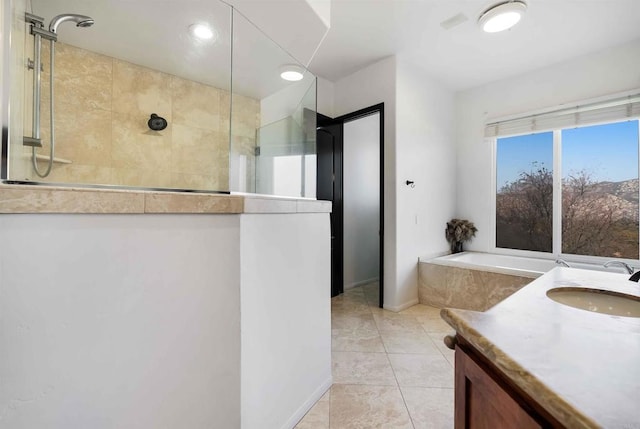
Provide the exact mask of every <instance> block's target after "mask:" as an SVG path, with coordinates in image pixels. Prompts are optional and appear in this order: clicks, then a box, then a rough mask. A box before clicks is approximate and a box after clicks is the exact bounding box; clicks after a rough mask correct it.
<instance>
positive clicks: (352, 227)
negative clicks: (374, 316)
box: [343, 113, 381, 288]
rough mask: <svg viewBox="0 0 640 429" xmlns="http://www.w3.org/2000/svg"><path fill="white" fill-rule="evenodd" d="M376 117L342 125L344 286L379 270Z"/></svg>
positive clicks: (370, 277) (374, 276)
mask: <svg viewBox="0 0 640 429" xmlns="http://www.w3.org/2000/svg"><path fill="white" fill-rule="evenodd" d="M380 119H381V118H380V114H379V113H376V114H374V115H370V116H366V117H364V118H360V119H356V120H355V121H350V122H346V123H345V124H344V131H343V133H344V134H343V139H344V152H343V162H344V166H345V168H344V175H343V196H344V220H343V224H344V287H345V288H349V287H354V286H357V285H361V284H364V283H368V282H369V281H372V280H377V279H378V277H379V270H380V268H379V267H380V262H379V261H380V236H379V235H378V232H379V229H380Z"/></svg>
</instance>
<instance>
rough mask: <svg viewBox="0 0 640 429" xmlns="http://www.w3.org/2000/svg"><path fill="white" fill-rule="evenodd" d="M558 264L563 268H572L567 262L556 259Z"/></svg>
mask: <svg viewBox="0 0 640 429" xmlns="http://www.w3.org/2000/svg"><path fill="white" fill-rule="evenodd" d="M556 264H558V265H560V266H562V267H567V268H571V265H569V264H568V263H567V261H565V260H564V259H560V258H558V259H556Z"/></svg>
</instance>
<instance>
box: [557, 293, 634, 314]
mask: <svg viewBox="0 0 640 429" xmlns="http://www.w3.org/2000/svg"><path fill="white" fill-rule="evenodd" d="M547 296H548V297H549V298H551V299H552V300H554V301H556V302H559V303H560V304H564V305H568V306H570V307H574V308H579V309H581V310H587V311H593V312H595V313H602V314H611V315H613V316H625V317H640V297H637V296H634V295H627V294H624V293H618V292H612V291H608V290H602V289H589V288H577V287H560V288H555V289H550V290H548V291H547Z"/></svg>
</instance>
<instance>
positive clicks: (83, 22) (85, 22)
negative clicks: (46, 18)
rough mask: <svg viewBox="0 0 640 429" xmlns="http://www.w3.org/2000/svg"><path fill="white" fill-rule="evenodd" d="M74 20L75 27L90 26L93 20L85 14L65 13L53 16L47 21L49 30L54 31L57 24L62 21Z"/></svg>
mask: <svg viewBox="0 0 640 429" xmlns="http://www.w3.org/2000/svg"><path fill="white" fill-rule="evenodd" d="M67 21H71V22H75V24H76V27H91V26H92V25H93V23H94V22H95V21H94V20H93V18H91V17H90V16H86V15H78V14H75V13H65V14H62V15H58V16H56V17H54V18H53V19H52V20H51V22H50V23H49V31H51V32H53V33H55V32H56V30H57V29H58V26H59V25H60V24H62V23H63V22H67Z"/></svg>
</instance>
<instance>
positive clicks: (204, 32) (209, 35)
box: [189, 24, 216, 40]
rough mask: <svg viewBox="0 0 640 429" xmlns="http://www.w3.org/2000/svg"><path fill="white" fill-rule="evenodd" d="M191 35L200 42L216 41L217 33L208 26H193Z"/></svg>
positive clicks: (190, 28) (190, 31)
mask: <svg viewBox="0 0 640 429" xmlns="http://www.w3.org/2000/svg"><path fill="white" fill-rule="evenodd" d="M189 34H191V35H192V36H193V37H195V38H196V39H198V40H215V38H216V32H215V31H214V29H213V28H211V27H209V26H208V25H207V24H191V25H190V26H189Z"/></svg>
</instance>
